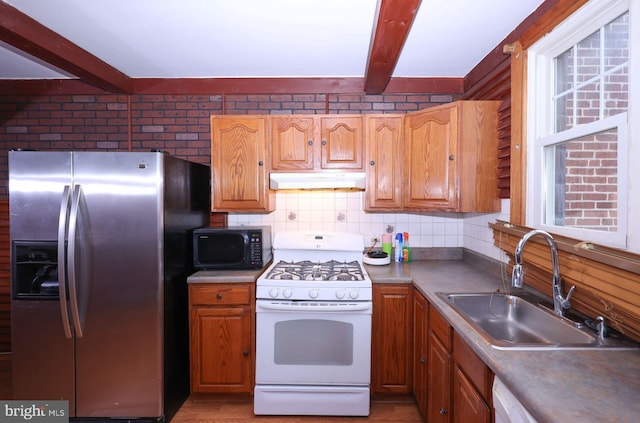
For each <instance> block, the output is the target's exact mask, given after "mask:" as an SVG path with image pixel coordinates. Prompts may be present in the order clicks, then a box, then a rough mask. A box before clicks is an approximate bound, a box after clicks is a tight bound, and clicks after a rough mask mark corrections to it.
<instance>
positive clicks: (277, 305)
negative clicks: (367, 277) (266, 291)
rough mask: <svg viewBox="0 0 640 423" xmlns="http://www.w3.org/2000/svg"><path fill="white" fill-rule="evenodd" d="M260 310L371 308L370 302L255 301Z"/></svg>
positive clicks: (366, 309) (340, 310)
mask: <svg viewBox="0 0 640 423" xmlns="http://www.w3.org/2000/svg"><path fill="white" fill-rule="evenodd" d="M303 304H305V305H303ZM260 310H277V311H298V312H303V313H304V312H307V313H322V312H331V313H335V312H342V311H368V310H371V302H362V303H344V304H342V303H330V304H323V303H291V302H273V301H257V302H256V312H259V311H260Z"/></svg>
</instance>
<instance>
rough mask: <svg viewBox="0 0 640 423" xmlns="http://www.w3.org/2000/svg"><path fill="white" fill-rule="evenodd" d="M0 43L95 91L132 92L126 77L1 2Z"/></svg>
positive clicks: (129, 81) (129, 79) (129, 80)
mask: <svg viewBox="0 0 640 423" xmlns="http://www.w3.org/2000/svg"><path fill="white" fill-rule="evenodd" d="M0 40H2V41H4V42H5V43H7V44H10V45H12V46H13V47H15V48H17V49H19V50H21V51H23V52H25V53H27V54H29V55H31V56H34V57H36V58H38V59H40V60H43V61H44V62H46V63H49V64H50V65H53V66H55V67H56V68H58V69H61V70H62V71H64V72H67V73H70V74H71V75H75V76H77V77H78V78H80V79H81V80H82V81H84V82H86V83H87V84H90V85H93V86H95V87H97V88H100V89H103V90H105V91H109V92H116V93H128V92H130V91H131V78H129V77H128V76H127V75H125V74H124V73H122V72H120V71H119V70H117V69H115V68H114V67H112V66H111V65H109V64H107V63H105V62H104V61H102V60H101V59H99V58H97V57H96V56H94V55H92V54H91V53H89V52H88V51H86V50H84V49H82V48H81V47H79V46H78V45H76V44H74V43H72V42H71V41H69V40H67V39H66V38H64V37H62V36H61V35H59V34H57V33H56V32H53V31H52V30H50V29H49V28H47V27H45V26H44V25H42V24H40V23H39V22H37V21H36V20H34V19H32V18H30V17H29V16H27V15H25V14H24V13H22V12H21V11H19V10H18V9H16V8H14V7H13V6H10V5H9V4H7V3H5V2H3V1H0Z"/></svg>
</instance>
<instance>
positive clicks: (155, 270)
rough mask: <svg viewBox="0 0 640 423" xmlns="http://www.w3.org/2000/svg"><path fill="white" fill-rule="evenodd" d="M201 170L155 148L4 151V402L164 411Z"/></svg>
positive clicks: (203, 205) (184, 382)
mask: <svg viewBox="0 0 640 423" xmlns="http://www.w3.org/2000/svg"><path fill="white" fill-rule="evenodd" d="M209 175H210V173H209V168H208V167H207V166H204V165H199V164H195V163H191V162H188V161H184V160H180V159H176V158H173V157H170V156H168V155H165V154H162V153H159V152H153V153H125V152H122V153H103V152H33V151H11V152H9V202H10V234H11V247H12V256H11V263H12V268H11V278H12V302H11V319H12V359H13V379H14V386H13V392H14V398H15V399H21V400H36V399H37V400H68V401H69V414H70V416H71V417H77V418H85V417H86V418H94V417H95V418H122V419H128V418H150V419H153V420H159V421H162V420H163V419H165V418H168V417H170V416H171V415H172V414H173V413H174V412H175V411H176V408H177V407H179V406H180V404H181V403H182V402H183V401H184V399H185V398H186V397H187V396H188V393H189V361H188V351H189V347H188V339H189V337H188V315H187V313H188V310H187V286H186V277H187V276H188V274H189V273H190V271H191V266H192V258H191V250H190V245H191V243H190V236H191V231H192V230H193V229H194V228H198V227H202V226H207V225H208V223H209V210H210V209H209V199H210V191H209V187H210V183H209V181H210V176H209Z"/></svg>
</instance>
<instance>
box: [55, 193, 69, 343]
mask: <svg viewBox="0 0 640 423" xmlns="http://www.w3.org/2000/svg"><path fill="white" fill-rule="evenodd" d="M70 200H71V187H70V186H69V185H65V186H64V190H63V191H62V200H61V201H60V216H59V218H58V291H59V294H58V295H59V297H60V316H61V317H62V328H63V329H64V336H65V338H71V336H72V334H71V324H70V323H69V311H68V310H67V258H66V255H65V253H66V251H65V240H66V235H67V226H68V223H69V203H70Z"/></svg>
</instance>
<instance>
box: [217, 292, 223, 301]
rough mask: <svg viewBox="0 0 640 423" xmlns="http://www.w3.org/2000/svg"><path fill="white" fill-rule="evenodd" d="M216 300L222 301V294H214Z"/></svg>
mask: <svg viewBox="0 0 640 423" xmlns="http://www.w3.org/2000/svg"><path fill="white" fill-rule="evenodd" d="M216 298H217V299H219V300H221V299H222V294H221V293H219V292H218V293H217V294H216Z"/></svg>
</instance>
